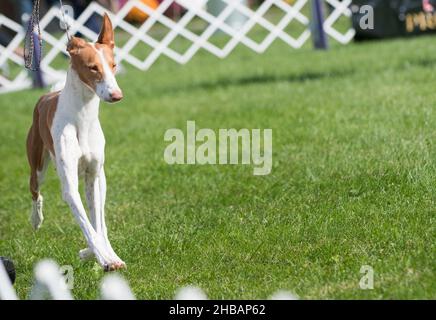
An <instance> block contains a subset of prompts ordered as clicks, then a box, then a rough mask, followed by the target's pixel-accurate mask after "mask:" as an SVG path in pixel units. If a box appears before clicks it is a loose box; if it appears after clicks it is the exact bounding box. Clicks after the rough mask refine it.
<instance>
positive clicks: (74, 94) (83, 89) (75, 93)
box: [61, 67, 100, 115]
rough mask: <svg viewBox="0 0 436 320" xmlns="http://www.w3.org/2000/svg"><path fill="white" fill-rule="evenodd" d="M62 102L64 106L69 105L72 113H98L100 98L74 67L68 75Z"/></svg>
mask: <svg viewBox="0 0 436 320" xmlns="http://www.w3.org/2000/svg"><path fill="white" fill-rule="evenodd" d="M61 100H62V102H63V103H61V105H62V104H64V105H67V106H68V108H69V111H70V112H74V111H77V112H81V113H82V112H84V111H85V112H86V111H89V112H91V113H95V112H97V115H98V109H99V105H100V98H99V97H98V96H97V94H96V93H95V92H94V91H93V90H91V88H89V87H88V86H87V85H86V84H85V83H83V81H82V80H80V78H79V75H78V73H77V72H76V70H74V69H73V68H72V67H70V68H69V70H68V73H67V80H66V82H65V87H64V89H63V90H62V93H61Z"/></svg>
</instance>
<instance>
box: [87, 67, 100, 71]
mask: <svg viewBox="0 0 436 320" xmlns="http://www.w3.org/2000/svg"><path fill="white" fill-rule="evenodd" d="M88 68H89V70H91V71H92V72H98V67H97V66H89V67H88Z"/></svg>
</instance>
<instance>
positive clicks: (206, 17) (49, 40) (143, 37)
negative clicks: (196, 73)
mask: <svg viewBox="0 0 436 320" xmlns="http://www.w3.org/2000/svg"><path fill="white" fill-rule="evenodd" d="M210 1H214V0H196V1H191V0H164V1H163V2H162V3H161V4H160V5H159V7H158V8H156V9H153V8H151V7H149V6H147V5H145V4H143V3H142V2H140V1H138V0H130V1H129V2H128V3H127V4H126V5H125V6H124V7H123V8H122V9H121V10H120V11H119V12H118V13H116V14H113V15H112V16H111V18H112V22H113V24H114V28H118V29H121V30H123V31H124V32H126V33H127V34H128V37H129V39H128V41H127V42H126V43H125V44H124V45H122V46H120V47H117V48H116V56H117V61H118V62H126V63H129V64H131V65H132V66H134V67H136V68H138V69H140V70H144V71H145V70H147V69H148V68H150V67H151V66H152V65H153V63H155V62H156V60H157V59H158V58H159V57H160V56H162V55H164V56H167V57H169V58H170V59H172V60H174V61H176V62H177V63H180V64H185V63H187V62H188V61H190V60H191V59H192V57H193V56H194V55H195V54H196V53H197V52H198V51H199V50H200V49H204V50H206V51H208V52H209V53H211V54H213V55H215V56H217V57H219V58H225V57H227V56H228V55H229V54H230V53H231V52H232V51H233V50H234V49H235V47H236V46H237V45H239V44H242V45H244V46H246V47H248V48H249V49H251V50H253V51H254V52H257V53H263V52H264V51H265V50H266V49H267V48H268V47H269V46H270V45H271V44H272V43H273V42H274V41H275V40H281V41H283V42H285V43H286V44H288V45H289V46H290V47H292V48H300V47H301V46H303V45H304V44H305V43H306V42H307V41H308V40H309V39H310V36H311V30H310V20H311V19H310V17H307V16H306V15H305V14H304V13H303V9H304V8H305V7H306V6H308V5H310V0H293V1H289V3H288V2H287V1H285V0H265V1H264V2H263V3H262V4H261V5H260V6H259V7H258V8H257V9H256V10H253V9H250V8H249V7H247V6H245V5H244V4H243V3H244V2H243V1H240V0H221V1H222V2H223V3H224V4H225V7H224V9H223V10H222V11H221V12H220V13H219V14H218V15H216V16H215V15H213V14H211V13H210V12H209V11H208V10H207V9H206V8H207V5H208V3H209V2H210ZM324 1H325V2H326V3H327V4H328V5H329V6H330V7H331V8H332V10H330V11H329V12H328V13H327V18H326V20H325V22H324V29H325V32H326V34H328V35H329V36H330V37H331V38H332V39H334V40H336V41H338V42H340V43H342V44H347V43H348V42H350V41H351V40H352V39H353V37H354V35H355V31H354V30H353V29H349V30H347V32H345V33H341V32H339V31H338V30H336V29H335V27H334V25H335V23H336V22H337V21H338V20H339V19H340V18H341V17H342V16H346V17H351V10H350V9H349V7H350V5H351V0H342V1H339V0H324ZM174 3H177V4H179V5H181V6H182V7H184V9H185V10H186V13H185V14H183V16H182V17H181V18H180V19H179V20H178V21H175V20H173V19H170V18H168V17H167V16H166V15H164V12H165V11H167V10H168V8H170V6H171V5H172V4H174ZM290 3H292V5H291V4H290ZM134 8H137V9H140V10H142V11H143V12H146V13H147V14H148V16H149V18H148V19H147V20H146V21H145V22H144V23H143V24H142V25H140V26H137V25H133V24H130V23H128V22H127V21H126V20H125V17H126V16H127V15H128V14H129V12H130V11H131V10H132V9H134ZM273 9H274V10H276V11H279V12H281V13H282V14H281V18H280V20H279V21H278V22H277V23H272V22H270V20H269V19H268V18H267V14H268V13H269V12H270V11H271V10H273ZM105 11H106V9H104V8H103V7H102V6H100V5H99V4H97V3H95V2H93V3H91V4H90V5H89V6H88V8H87V9H86V10H85V11H84V12H83V13H82V14H81V16H80V17H79V18H78V19H77V20H73V19H70V18H68V17H67V20H68V21H69V25H70V26H71V33H75V32H80V33H82V34H83V35H84V36H85V37H87V38H89V39H90V40H95V39H96V38H97V34H96V33H95V32H93V31H92V30H90V29H89V28H87V27H86V26H85V23H86V21H87V20H88V19H89V17H91V16H92V15H93V14H98V15H103V13H104V12H105ZM306 12H309V11H308V10H306ZM235 13H236V14H239V15H242V16H243V17H244V21H243V24H242V25H239V26H237V27H235V26H233V25H231V24H229V23H228V21H229V18H230V17H231V16H232V15H234V14H235ZM61 19H62V17H61V12H60V9H59V8H57V7H53V8H51V9H50V10H49V11H48V12H47V14H46V15H45V16H44V17H42V18H41V30H42V39H43V41H44V43H45V44H48V45H49V46H50V48H49V50H48V51H47V50H46V52H45V55H44V57H43V58H42V61H41V70H42V72H43V75H44V79H45V81H46V82H48V83H49V84H51V83H55V82H58V81H62V80H63V79H64V78H65V71H64V70H60V69H58V68H56V67H55V66H54V65H53V61H54V60H55V59H56V58H57V57H58V56H60V55H64V54H66V51H65V46H66V42H67V36H66V35H65V34H64V35H63V36H62V37H61V38H59V39H58V38H56V37H55V36H54V35H52V34H50V33H49V32H48V31H47V27H48V25H49V24H50V23H51V22H52V21H58V20H61ZM193 21H202V23H203V24H205V25H206V27H205V28H204V30H203V31H202V32H201V33H200V34H198V33H196V32H193V31H191V30H190V29H189V28H188V25H189V24H190V23H191V22H193ZM291 23H292V24H293V25H296V24H297V25H300V26H301V27H302V28H301V30H302V32H301V33H300V34H299V35H298V36H293V35H291V34H289V33H288V32H286V30H285V29H286V28H287V27H288V26H290V24H291ZM2 25H3V26H6V27H7V28H8V29H10V30H12V31H13V32H14V34H15V35H14V37H13V38H12V40H11V41H10V42H9V44H8V45H7V46H2V45H0V70H1V69H2V67H3V69H5V70H7V69H10V67H9V65H12V66H15V68H16V67H17V66H18V67H19V68H20V70H21V72H19V73H18V74H17V75H15V76H11V75H9V76H8V75H7V74H6V75H5V73H3V74H2V73H1V71H0V93H2V92H8V91H14V90H22V89H26V88H29V87H31V85H32V81H31V79H30V78H29V77H28V73H27V71H26V70H25V69H24V62H23V58H22V57H20V56H19V55H18V54H17V53H16V49H17V48H18V47H20V46H22V44H23V41H24V38H25V33H26V32H25V29H24V28H23V27H22V26H21V25H20V24H18V23H16V22H14V21H12V20H10V19H8V18H7V17H5V16H4V15H2V14H0V27H1V26H2ZM155 25H162V26H164V27H165V28H166V29H168V30H169V31H168V32H167V33H166V34H165V36H164V37H163V38H162V39H156V38H154V37H152V36H151V34H150V32H149V31H150V30H151V29H152V28H153V26H155ZM259 27H260V28H261V30H262V31H264V32H266V36H265V38H264V39H263V40H262V41H256V40H255V39H253V38H252V37H250V31H252V30H253V28H259ZM217 31H220V32H221V33H222V34H225V35H226V36H227V37H228V38H229V40H228V41H227V43H225V45H224V46H223V47H219V46H217V45H215V44H214V43H213V42H212V41H210V40H211V37H212V36H213V35H214V34H215V33H216V32H217ZM179 37H181V38H183V39H184V40H185V41H188V42H189V47H188V49H186V50H185V51H184V52H178V51H177V50H174V49H172V48H171V45H172V44H173V43H174V41H175V40H176V39H177V38H179ZM137 46H147V47H149V49H150V50H149V53H147V54H145V56H144V57H137V56H136V55H134V54H133V53H132V51H133V50H134V49H135V48H136V47H137ZM5 66H6V67H5ZM6 73H7V72H6Z"/></svg>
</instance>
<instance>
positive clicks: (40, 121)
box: [27, 92, 60, 201]
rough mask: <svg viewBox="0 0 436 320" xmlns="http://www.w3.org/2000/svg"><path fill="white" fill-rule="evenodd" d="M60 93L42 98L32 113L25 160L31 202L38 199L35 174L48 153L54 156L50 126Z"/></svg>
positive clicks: (39, 169)
mask: <svg viewBox="0 0 436 320" xmlns="http://www.w3.org/2000/svg"><path fill="white" fill-rule="evenodd" d="M59 93H60V92H52V93H49V94H46V95H44V96H42V97H41V98H40V99H39V101H38V103H37V104H36V106H35V110H34V111H33V123H32V126H31V127H30V130H29V134H28V135H27V158H28V160H29V164H30V192H31V193H32V198H33V200H35V201H36V200H37V199H38V195H39V187H40V186H39V185H38V176H37V172H38V171H41V170H42V169H43V167H44V165H45V163H44V162H45V161H47V159H48V156H49V154H48V153H49V152H51V153H52V154H53V155H54V149H53V139H52V136H51V133H50V131H51V125H52V123H53V117H54V115H55V112H56V108H57V104H58V99H59Z"/></svg>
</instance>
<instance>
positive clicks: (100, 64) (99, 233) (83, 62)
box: [27, 14, 126, 271]
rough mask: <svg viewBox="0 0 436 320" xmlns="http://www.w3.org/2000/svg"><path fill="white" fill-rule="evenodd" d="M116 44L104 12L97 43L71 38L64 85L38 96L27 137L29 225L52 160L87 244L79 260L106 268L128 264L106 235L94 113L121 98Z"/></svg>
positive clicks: (37, 219) (38, 213) (37, 214)
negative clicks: (81, 185)
mask: <svg viewBox="0 0 436 320" xmlns="http://www.w3.org/2000/svg"><path fill="white" fill-rule="evenodd" d="M114 46H115V42H114V31H113V27H112V22H111V20H110V18H109V16H108V15H107V14H105V15H104V17H103V23H102V27H101V31H100V34H99V36H98V40H97V42H96V43H89V42H86V41H85V40H84V39H81V38H78V37H71V39H70V40H69V42H68V45H67V51H68V53H69V55H70V58H71V63H70V67H69V69H68V73H67V80H66V83H65V87H64V88H63V89H62V90H61V91H58V92H52V93H49V94H46V95H44V96H42V97H41V98H40V99H39V101H38V103H37V104H36V107H35V109H34V113H33V124H32V126H31V128H30V130H29V134H28V137H27V157H28V160H29V164H30V183H29V185H30V192H31V194H32V200H33V203H32V211H31V217H30V221H31V224H32V226H33V228H34V229H35V230H37V229H39V228H40V226H41V224H42V221H43V213H42V206H43V197H42V195H41V193H40V188H41V185H42V183H43V180H44V176H45V173H46V170H47V166H48V164H49V162H50V160H52V162H53V163H54V164H55V168H56V171H57V174H58V176H59V178H60V180H61V185H62V197H63V199H64V200H65V202H66V203H67V204H68V205H69V207H70V208H71V211H72V212H73V214H74V217H75V218H76V220H77V222H78V224H79V226H80V228H81V229H82V232H83V234H84V236H85V239H86V242H87V245H88V247H87V248H86V249H83V250H81V251H80V252H79V256H80V258H81V259H82V260H85V259H90V258H92V257H95V258H96V260H97V261H98V263H99V264H100V265H101V266H102V268H103V269H104V270H105V271H113V270H118V269H121V268H125V267H126V264H125V263H124V262H123V261H122V260H121V259H120V258H119V257H118V256H117V254H116V253H115V252H114V250H113V249H112V246H111V244H110V242H109V238H108V235H107V228H106V222H105V213H104V207H105V200H106V178H105V173H104V168H103V165H104V160H105V158H104V148H105V138H104V135H103V131H102V128H101V126H100V122H99V118H98V114H99V105H100V100H104V101H106V102H109V103H114V102H118V101H120V100H121V99H122V98H123V93H122V91H121V89H120V87H119V86H118V83H117V81H116V79H115V70H116V64H115V60H114ZM79 177H84V181H85V190H86V200H87V204H88V209H89V218H90V219H88V216H87V214H86V211H85V207H84V205H83V204H82V200H81V197H80V193H79Z"/></svg>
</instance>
